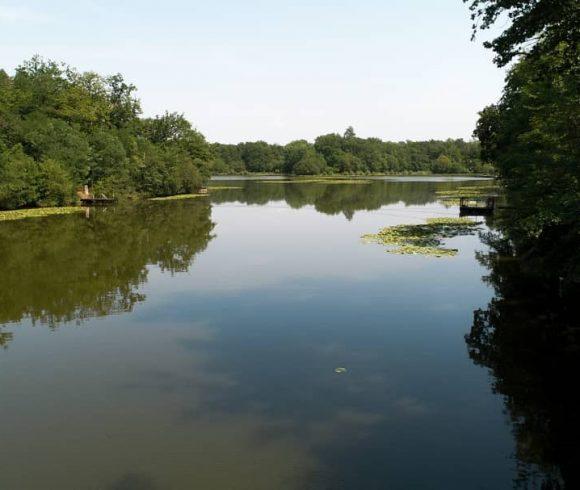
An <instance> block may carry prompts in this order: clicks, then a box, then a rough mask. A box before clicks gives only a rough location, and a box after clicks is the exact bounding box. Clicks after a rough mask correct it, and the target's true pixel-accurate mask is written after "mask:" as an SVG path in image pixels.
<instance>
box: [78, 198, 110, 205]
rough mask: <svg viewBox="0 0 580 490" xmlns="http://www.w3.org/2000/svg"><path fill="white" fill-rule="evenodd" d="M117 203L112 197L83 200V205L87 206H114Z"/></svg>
mask: <svg viewBox="0 0 580 490" xmlns="http://www.w3.org/2000/svg"><path fill="white" fill-rule="evenodd" d="M115 201H116V199H115V198H110V197H85V198H82V199H81V204H83V205H85V206H98V205H104V204H112V203H114V202H115Z"/></svg>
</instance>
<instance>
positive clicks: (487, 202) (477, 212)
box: [459, 197, 495, 216]
mask: <svg viewBox="0 0 580 490" xmlns="http://www.w3.org/2000/svg"><path fill="white" fill-rule="evenodd" d="M494 210H495V197H485V198H482V197H461V198H459V216H490V215H492V214H493V212H494Z"/></svg>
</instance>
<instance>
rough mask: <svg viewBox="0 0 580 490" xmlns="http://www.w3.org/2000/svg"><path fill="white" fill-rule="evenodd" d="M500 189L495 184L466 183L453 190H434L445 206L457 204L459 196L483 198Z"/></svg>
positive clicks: (495, 193) (494, 193)
mask: <svg viewBox="0 0 580 490" xmlns="http://www.w3.org/2000/svg"><path fill="white" fill-rule="evenodd" d="M500 191H501V189H500V187H499V186H498V185H497V184H490V185H466V186H461V187H458V188H457V189H453V190H446V191H436V194H437V199H438V200H439V201H441V202H442V203H443V204H445V205H447V206H459V199H460V198H461V197H467V198H473V199H478V198H483V197H488V196H490V195H497V194H498V193H500Z"/></svg>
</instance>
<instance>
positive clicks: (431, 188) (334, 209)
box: [211, 180, 489, 220]
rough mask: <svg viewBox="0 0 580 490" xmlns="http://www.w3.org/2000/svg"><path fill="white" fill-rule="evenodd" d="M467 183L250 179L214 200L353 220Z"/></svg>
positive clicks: (434, 196)
mask: <svg viewBox="0 0 580 490" xmlns="http://www.w3.org/2000/svg"><path fill="white" fill-rule="evenodd" d="M460 185H465V183H464V182H434V181H431V182H429V181H425V182H421V183H417V182H394V181H381V180H376V181H371V182H370V183H361V184H334V183H333V184H327V183H279V182H275V181H274V182H272V181H260V180H247V181H239V182H235V186H238V187H239V188H232V189H223V190H219V191H214V192H213V193H212V196H211V200H212V202H213V203H216V204H222V203H227V202H241V203H244V204H266V203H268V202H270V201H286V203H287V204H288V205H289V206H290V207H292V208H294V209H298V208H301V207H304V206H308V205H312V206H314V207H315V209H316V210H317V211H318V212H320V213H324V214H330V215H336V214H341V213H342V214H343V215H344V216H345V217H346V218H347V219H349V220H350V219H352V217H353V216H354V213H355V212H356V211H373V210H376V209H379V208H380V207H381V206H386V205H389V204H397V203H399V202H402V203H403V204H405V205H406V206H411V205H425V204H428V203H432V202H435V201H437V199H438V197H437V194H436V191H446V190H451V189H456V188H457V187H458V186H460ZM470 185H489V182H487V181H473V182H472V183H470Z"/></svg>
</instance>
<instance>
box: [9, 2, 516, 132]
mask: <svg viewBox="0 0 580 490" xmlns="http://www.w3.org/2000/svg"><path fill="white" fill-rule="evenodd" d="M470 25H471V23H470V20H469V12H468V10H467V7H466V6H465V5H464V4H463V3H462V2H461V0H332V1H330V0H293V1H277V0H268V1H266V0H244V1H242V0H238V1H233V0H213V1H212V0H209V1H208V0H205V1H203V2H201V1H187V0H165V1H162V2H160V1H155V2H153V1H146V0H139V1H137V0H116V1H110V0H98V1H97V0H75V1H71V0H51V1H46V0H42V1H40V0H37V1H34V0H15V1H11V0H0V60H1V63H0V65H1V67H3V68H4V69H6V70H7V71H9V72H12V71H13V70H14V68H15V67H16V66H18V65H19V64H20V63H21V62H22V61H23V60H24V59H28V58H30V57H31V56H33V55H34V54H40V55H42V56H44V57H47V58H51V59H54V60H58V61H65V62H67V63H68V64H70V65H72V66H75V67H77V68H79V69H81V70H94V71H97V72H99V73H102V74H112V73H117V72H120V73H122V74H123V75H124V76H125V78H126V79H127V80H129V81H131V82H132V83H134V84H135V85H137V87H138V88H139V92H138V95H139V97H140V98H141V101H142V106H143V109H144V113H145V115H154V114H157V113H161V112H163V111H165V110H169V111H178V112H183V113H185V115H186V116H187V117H188V118H189V119H190V120H191V121H192V122H193V124H194V125H195V126H196V127H197V128H198V129H200V130H201V131H202V132H203V133H204V134H205V135H206V136H207V138H208V139H209V140H210V141H221V142H232V143H234V142H238V141H246V140H257V139H263V140H266V141H269V142H277V143H286V142H288V141H291V140H294V139H300V138H305V139H309V140H312V139H313V138H314V137H316V136H317V135H319V134H324V133H329V132H343V131H344V129H345V128H346V127H347V126H348V125H353V126H354V128H355V130H356V132H357V134H359V135H360V136H364V137H368V136H376V137H380V138H382V139H386V140H404V139H412V140H418V139H430V138H448V137H452V138H456V137H463V138H470V135H471V131H472V129H473V126H474V124H475V120H476V117H477V111H478V110H480V109H481V108H482V107H483V106H485V105H486V104H489V103H491V102H493V101H495V100H496V99H497V98H498V96H499V94H500V89H501V86H502V82H503V76H504V74H503V72H502V71H501V70H499V69H497V68H496V67H495V66H494V65H493V64H492V63H491V54H490V53H489V52H488V51H487V50H484V49H483V48H482V47H481V39H480V40H478V42H476V43H472V42H470Z"/></svg>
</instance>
